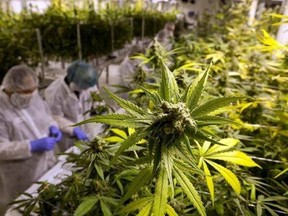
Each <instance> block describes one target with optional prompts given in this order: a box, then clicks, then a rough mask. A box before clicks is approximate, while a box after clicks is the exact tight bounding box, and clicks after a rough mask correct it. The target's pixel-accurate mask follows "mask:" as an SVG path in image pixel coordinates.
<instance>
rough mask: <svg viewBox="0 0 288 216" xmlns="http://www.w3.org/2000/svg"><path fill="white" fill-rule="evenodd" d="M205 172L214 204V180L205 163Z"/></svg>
mask: <svg viewBox="0 0 288 216" xmlns="http://www.w3.org/2000/svg"><path fill="white" fill-rule="evenodd" d="M203 170H204V173H205V178H206V183H207V187H208V189H209V192H210V195H211V200H212V203H214V183H213V179H212V176H211V173H210V170H209V168H208V166H207V164H206V162H205V161H203Z"/></svg>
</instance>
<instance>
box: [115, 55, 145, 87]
mask: <svg viewBox="0 0 288 216" xmlns="http://www.w3.org/2000/svg"><path fill="white" fill-rule="evenodd" d="M140 63H141V61H140V60H139V59H131V58H130V57H129V56H126V57H125V59H124V60H123V61H122V62H121V64H120V67H119V73H120V79H121V83H122V84H123V85H125V86H127V87H129V86H130V85H131V84H132V83H133V81H134V75H135V72H136V70H137V65H139V64H140Z"/></svg>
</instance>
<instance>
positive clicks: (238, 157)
mask: <svg viewBox="0 0 288 216" xmlns="http://www.w3.org/2000/svg"><path fill="white" fill-rule="evenodd" d="M205 158H207V159H214V160H223V161H228V162H231V163H234V164H237V165H241V166H246V167H255V166H257V167H260V166H259V165H258V164H256V163H255V162H254V161H253V160H252V159H251V158H250V157H249V156H248V155H246V154H245V153H243V152H240V151H230V152H221V153H215V154H210V155H209V156H205Z"/></svg>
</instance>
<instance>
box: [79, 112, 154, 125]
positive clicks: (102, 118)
mask: <svg viewBox="0 0 288 216" xmlns="http://www.w3.org/2000/svg"><path fill="white" fill-rule="evenodd" d="M88 123H104V124H108V125H111V126H116V127H133V128H139V127H145V126H147V125H149V124H151V120H145V119H135V117H133V116H131V115H126V114H114V113H113V114H108V115H97V116H94V117H93V118H90V119H87V120H84V121H81V122H79V123H77V124H75V126H79V125H82V124H88Z"/></svg>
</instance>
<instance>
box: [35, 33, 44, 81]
mask: <svg viewBox="0 0 288 216" xmlns="http://www.w3.org/2000/svg"><path fill="white" fill-rule="evenodd" d="M36 35H37V42H38V49H39V54H40V59H41V74H40V80H41V81H44V79H45V60H44V54H43V47H42V37H41V32H40V30H39V29H38V28H37V29H36Z"/></svg>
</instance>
